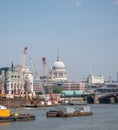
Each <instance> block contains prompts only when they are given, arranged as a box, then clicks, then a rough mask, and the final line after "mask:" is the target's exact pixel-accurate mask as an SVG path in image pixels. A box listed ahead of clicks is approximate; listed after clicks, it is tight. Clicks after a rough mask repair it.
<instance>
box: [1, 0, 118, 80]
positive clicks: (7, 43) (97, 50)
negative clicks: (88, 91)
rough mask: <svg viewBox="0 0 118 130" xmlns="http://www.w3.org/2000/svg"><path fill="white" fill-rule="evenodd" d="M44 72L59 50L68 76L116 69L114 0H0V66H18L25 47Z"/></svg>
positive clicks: (117, 36)
mask: <svg viewBox="0 0 118 130" xmlns="http://www.w3.org/2000/svg"><path fill="white" fill-rule="evenodd" d="M25 46H27V47H28V54H29V55H31V56H32V57H33V60H34V61H35V64H36V66H37V67H38V69H39V71H40V74H41V75H42V69H43V67H42V57H43V56H45V57H46V58H47V63H48V66H49V68H50V67H51V66H52V65H53V64H54V62H55V60H56V57H57V53H58V51H59V52H60V55H61V59H62V61H63V62H64V64H65V66H66V70H67V73H68V77H69V79H72V80H74V81H78V82H80V81H82V80H83V78H86V77H87V76H88V75H89V74H93V75H95V76H97V75H103V76H104V78H105V80H109V77H110V76H111V77H112V79H113V80H116V79H117V77H116V76H117V72H118V0H0V67H6V66H10V65H11V62H12V61H13V62H14V65H17V64H21V57H22V53H23V48H24V47H25Z"/></svg>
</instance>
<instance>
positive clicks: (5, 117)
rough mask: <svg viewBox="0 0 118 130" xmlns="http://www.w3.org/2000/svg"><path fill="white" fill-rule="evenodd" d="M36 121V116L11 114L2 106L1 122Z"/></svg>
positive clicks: (0, 112)
mask: <svg viewBox="0 0 118 130" xmlns="http://www.w3.org/2000/svg"><path fill="white" fill-rule="evenodd" d="M30 120H35V115H33V114H30V113H26V114H19V113H11V111H10V110H9V109H7V108H6V107H5V106H2V105H0V122H13V121H30Z"/></svg>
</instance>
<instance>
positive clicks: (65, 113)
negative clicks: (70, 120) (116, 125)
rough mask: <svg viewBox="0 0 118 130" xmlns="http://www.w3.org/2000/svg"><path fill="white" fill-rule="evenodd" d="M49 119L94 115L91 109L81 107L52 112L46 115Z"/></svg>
mask: <svg viewBox="0 0 118 130" xmlns="http://www.w3.org/2000/svg"><path fill="white" fill-rule="evenodd" d="M46 115H47V117H75V116H91V115H93V113H92V112H91V111H90V107H88V106H81V107H77V108H72V107H65V108H61V110H50V111H48V112H47V113H46Z"/></svg>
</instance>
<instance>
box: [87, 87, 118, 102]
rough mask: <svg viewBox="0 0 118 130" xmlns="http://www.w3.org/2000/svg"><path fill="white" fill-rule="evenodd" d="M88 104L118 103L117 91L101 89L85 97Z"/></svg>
mask: <svg viewBox="0 0 118 130" xmlns="http://www.w3.org/2000/svg"><path fill="white" fill-rule="evenodd" d="M86 98H87V101H88V103H118V89H117V88H116V89H115V88H101V89H96V90H95V92H94V93H91V94H88V95H87V97H86Z"/></svg>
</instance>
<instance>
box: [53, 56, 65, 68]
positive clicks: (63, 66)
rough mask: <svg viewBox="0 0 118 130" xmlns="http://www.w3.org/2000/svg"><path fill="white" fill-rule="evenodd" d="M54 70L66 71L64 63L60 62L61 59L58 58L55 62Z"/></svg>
mask: <svg viewBox="0 0 118 130" xmlns="http://www.w3.org/2000/svg"><path fill="white" fill-rule="evenodd" d="M52 68H53V69H65V65H64V63H63V62H62V61H61V60H60V57H59V56H58V57H57V60H56V61H55V62H54V64H53V66H52Z"/></svg>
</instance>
